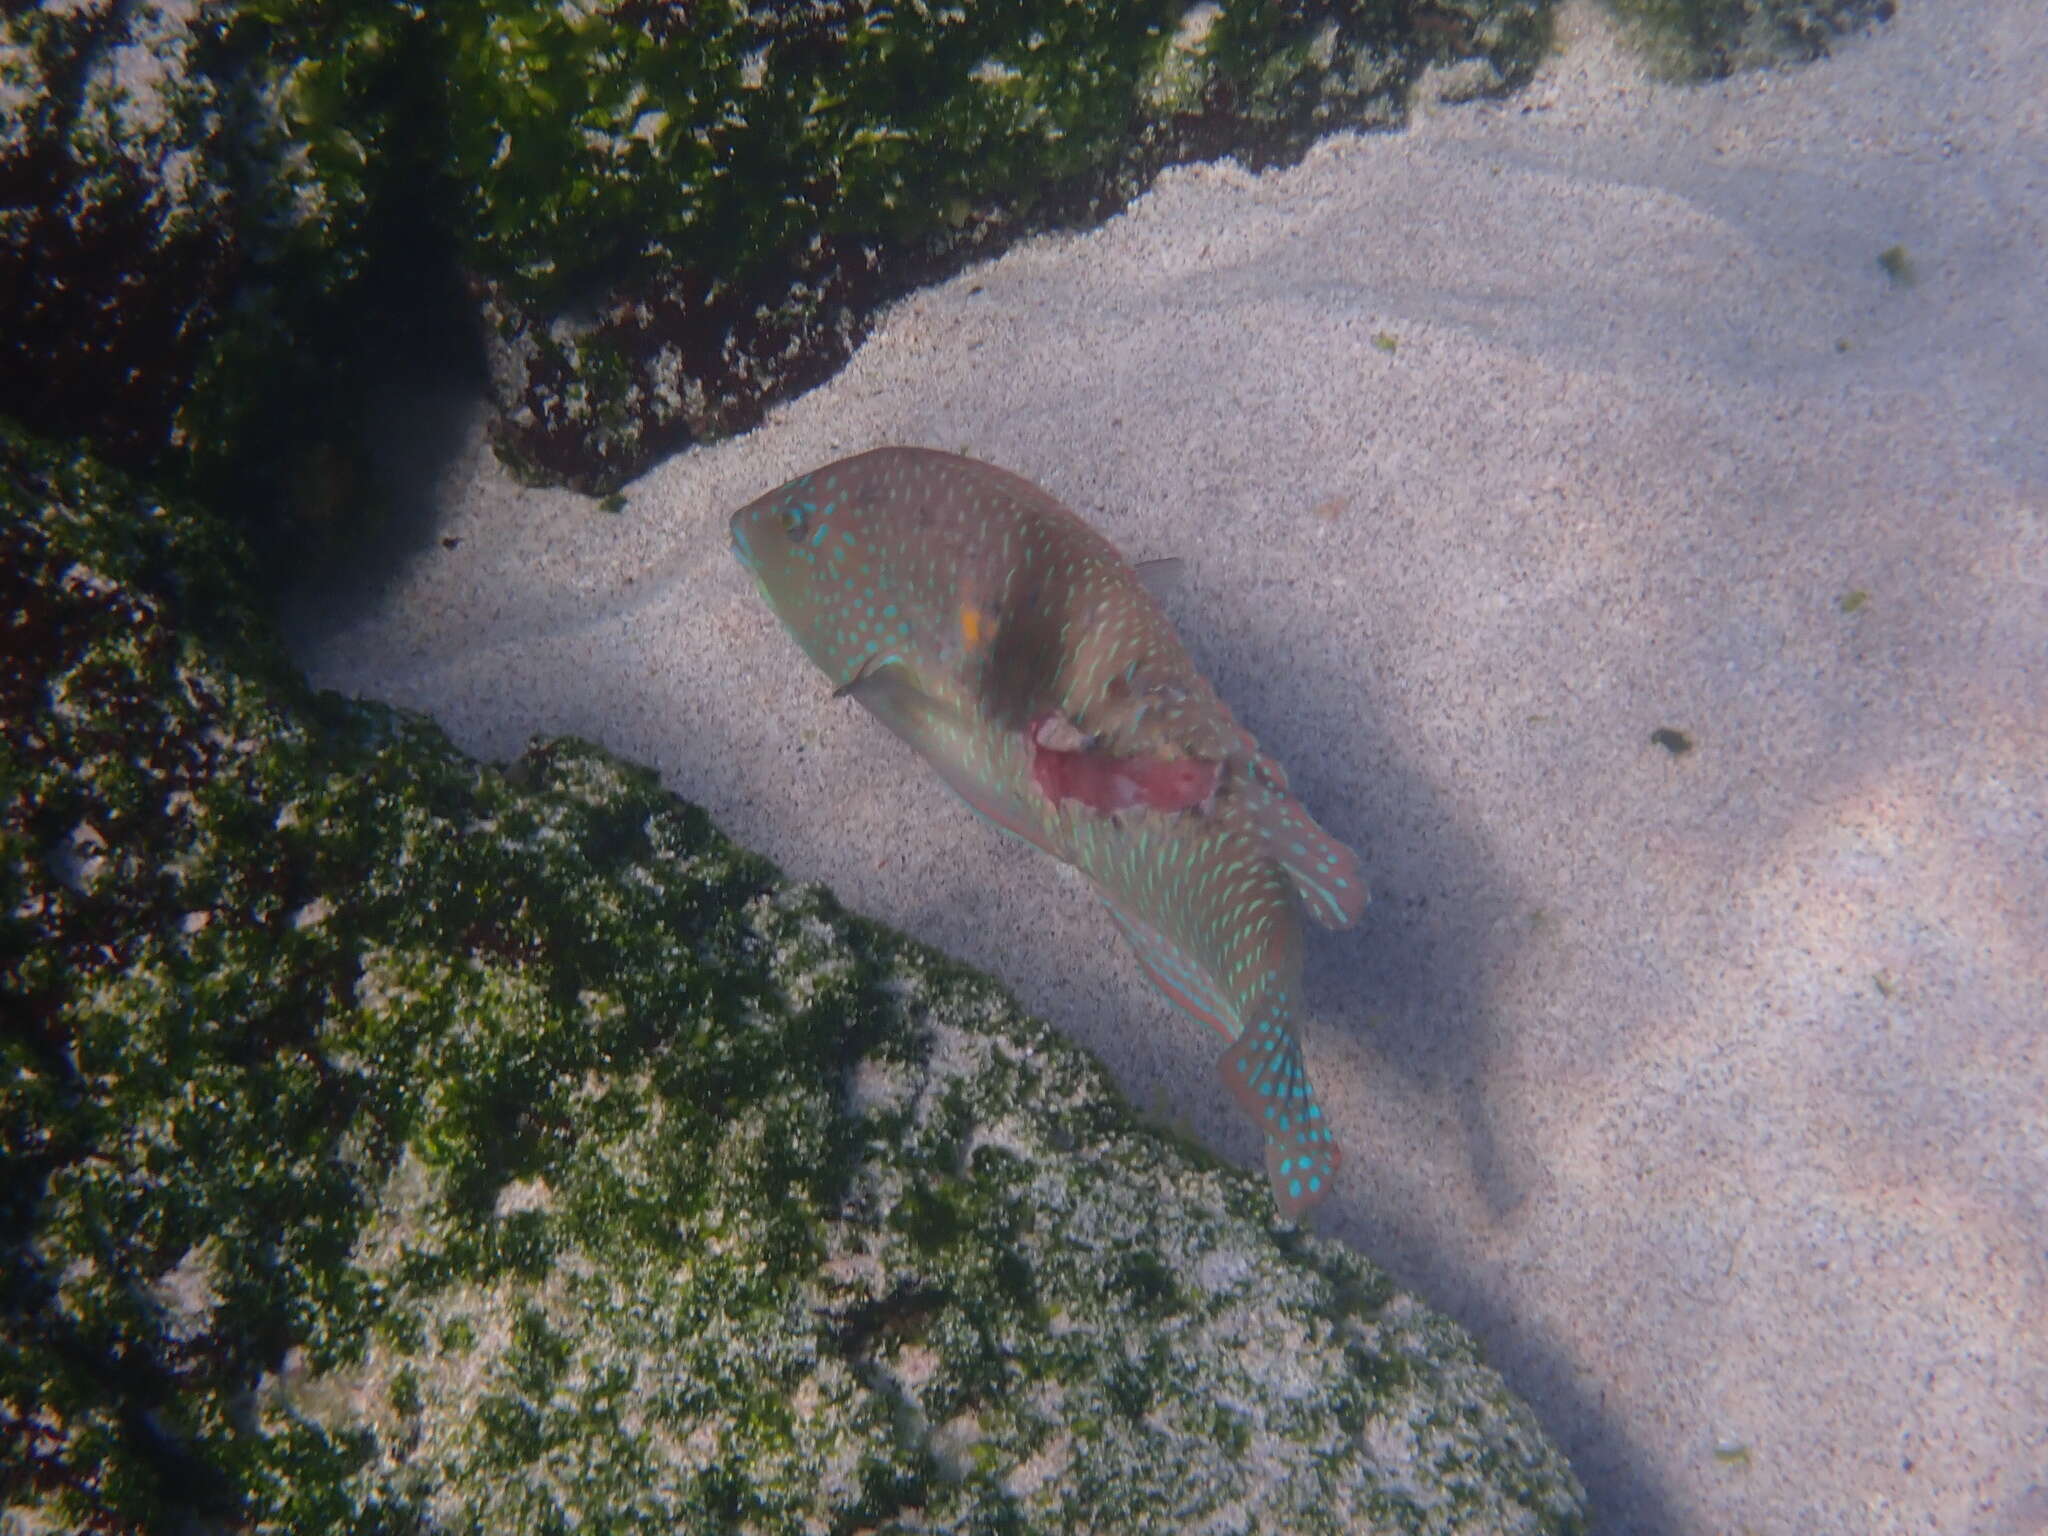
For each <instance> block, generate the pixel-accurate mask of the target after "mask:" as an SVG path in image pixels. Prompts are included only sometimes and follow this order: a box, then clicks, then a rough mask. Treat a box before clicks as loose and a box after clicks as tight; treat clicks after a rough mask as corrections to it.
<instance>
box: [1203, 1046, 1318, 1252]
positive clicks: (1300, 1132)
mask: <svg viewBox="0 0 2048 1536" xmlns="http://www.w3.org/2000/svg"><path fill="white" fill-rule="evenodd" d="M1216 1070H1217V1072H1218V1074H1219V1075H1220V1076H1221V1077H1222V1079H1223V1083H1224V1086H1225V1087H1227V1088H1228V1089H1229V1090H1230V1092H1231V1096H1232V1097H1233V1098H1235V1099H1236V1100H1237V1102H1238V1103H1239V1104H1240V1105H1242V1106H1243V1107H1244V1109H1245V1110H1246V1111H1247V1112H1248V1113H1249V1114H1250V1115H1251V1116H1252V1118H1253V1119H1255V1120H1257V1121H1258V1122H1259V1125H1260V1127H1261V1128H1262V1129H1263V1130H1264V1131H1265V1133H1266V1177H1267V1178H1268V1179H1269V1180H1271V1181H1272V1185H1273V1197H1274V1199H1275V1200H1276V1201H1278V1202H1279V1206H1280V1214H1281V1215H1283V1216H1286V1217H1289V1218H1290V1219H1291V1218H1293V1217H1295V1216H1297V1215H1299V1214H1300V1213H1301V1212H1303V1211H1305V1210H1307V1209H1308V1208H1309V1207H1310V1206H1312V1205H1314V1204H1316V1203H1317V1202H1318V1201H1320V1200H1322V1199H1324V1198H1325V1197H1326V1196H1328V1194H1329V1193H1330V1190H1331V1187H1332V1186H1333V1185H1334V1184H1335V1182H1336V1176H1337V1168H1338V1166H1339V1164H1340V1163H1341V1162H1342V1161H1343V1155H1342V1153H1340V1152H1339V1151H1338V1149H1337V1143H1336V1142H1335V1141H1334V1140H1333V1139H1332V1138H1331V1136H1330V1129H1329V1126H1328V1124H1327V1123H1326V1122H1325V1121H1324V1119H1323V1107H1322V1105H1321V1104H1319V1103H1317V1102H1316V1091H1315V1088H1314V1087H1313V1085H1311V1084H1310V1082H1309V1080H1308V1073H1307V1071H1306V1070H1304V1069H1303V1067H1302V1064H1301V1047H1300V1046H1299V1045H1297V1044H1296V1043H1295V1039H1294V1035H1293V1033H1292V1031H1290V1030H1289V1029H1288V1028H1287V1024H1286V1021H1285V1019H1284V1017H1283V1016H1282V1015H1281V1013H1280V1011H1279V1010H1278V1009H1277V1008H1275V1007H1268V1008H1265V1009H1261V1010H1260V1012H1259V1014H1258V1015H1257V1018H1256V1021H1255V1022H1249V1023H1247V1024H1246V1025H1245V1029H1244V1032H1243V1033H1242V1034H1240V1035H1239V1036H1238V1037H1237V1038H1236V1039H1235V1040H1233V1041H1231V1042H1230V1045H1229V1047H1228V1048H1227V1049H1225V1051H1224V1052H1223V1054H1222V1055H1221V1056H1220V1057H1219V1058H1217V1062H1216Z"/></svg>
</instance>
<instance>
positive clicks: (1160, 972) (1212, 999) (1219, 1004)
mask: <svg viewBox="0 0 2048 1536" xmlns="http://www.w3.org/2000/svg"><path fill="white" fill-rule="evenodd" d="M1097 894H1098V895H1100V896H1101V897H1102V904H1103V906H1105V907H1107V908H1108V909H1109V915H1110V916H1111V917H1112V918H1113V919H1115V921H1116V926H1117V928H1118V930H1119V931H1120V932H1121V933H1122V934H1123V936H1124V939H1125V942H1127V943H1128V944H1129V945H1130V946H1131V953H1132V954H1133V955H1134V956H1135V957H1136V958H1137V961H1138V969H1140V970H1141V971H1143V972H1144V973H1145V977H1146V979H1147V980H1148V981H1150V982H1151V983H1152V985H1153V986H1155V987H1157V988H1158V989H1159V990H1160V991H1161V992H1164V993H1165V994H1166V996H1167V998H1168V1000H1170V1001H1171V1002H1172V1003H1173V1005H1174V1006H1175V1007H1176V1008H1179V1009H1181V1010H1182V1011H1183V1012H1185V1013H1188V1014H1191V1015H1193V1016H1194V1017H1195V1018H1198V1019H1200V1020H1201V1021H1202V1022H1203V1023H1204V1024H1207V1025H1208V1026H1209V1027H1210V1028H1211V1029H1213V1030H1215V1031H1216V1032H1217V1033H1218V1034H1219V1035H1223V1036H1225V1037H1228V1036H1229V1035H1231V1034H1233V1033H1234V1032H1235V1031H1236V1029H1237V1021H1236V1013H1235V1010H1233V1009H1232V1008H1231V1006H1230V1004H1229V1003H1228V1002H1227V1001H1225V999H1224V997H1223V994H1222V993H1221V992H1219V991H1218V990H1217V987H1216V984H1215V982H1214V981H1212V980H1211V979H1210V977H1209V974H1208V971H1207V970H1206V969H1205V968H1204V967H1202V966H1200V965H1198V964H1196V963H1195V961H1194V960H1193V959H1192V958H1191V957H1190V956H1189V955H1188V953H1187V952H1186V951H1185V950H1183V949H1182V948H1181V947H1180V946H1179V945H1177V944H1175V943H1174V942H1173V941H1172V940H1171V939H1169V938H1167V937H1166V935H1165V934H1163V933H1161V932H1160V931H1159V930H1158V929H1157V928H1155V927H1153V926H1152V925H1151V924H1150V923H1148V922H1146V921H1145V920H1144V919H1143V918H1141V917H1139V916H1138V915H1137V914H1136V913H1134V912H1132V911H1130V910H1129V909H1128V908H1126V907H1124V906H1122V905H1120V904H1119V903H1117V902H1116V901H1114V900H1112V899H1111V898H1110V896H1109V894H1108V893H1107V892H1104V891H1100V890H1098V892H1097Z"/></svg>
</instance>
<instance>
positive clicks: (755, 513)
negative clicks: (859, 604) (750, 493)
mask: <svg viewBox="0 0 2048 1536" xmlns="http://www.w3.org/2000/svg"><path fill="white" fill-rule="evenodd" d="M813 480H814V477H813V476H809V475H805V476H802V477H800V478H798V479H796V480H792V481H790V482H789V483H788V484H787V485H782V486H778V487H777V488H776V489H774V490H772V491H770V492H769V493H768V494H767V495H765V496H762V497H760V498H758V499H757V500H754V501H750V502H748V503H747V505H745V506H744V507H741V508H740V509H739V511H737V512H735V513H733V515H732V520H731V522H730V523H729V524H728V525H727V527H728V531H729V532H730V534H731V538H732V552H733V557H734V558H735V559H736V560H738V561H739V563H740V564H741V565H742V566H743V567H745V569H746V571H747V573H748V574H749V575H751V576H752V577H753V578H754V585H755V587H756V588H757V589H758V590H759V591H760V593H761V596H762V598H763V599H764V600H765V601H766V602H767V604H768V606H769V608H770V609H771V610H773V612H774V614H775V616H776V618H778V619H780V620H781V621H782V623H783V625H784V626H785V627H786V628H787V629H788V630H789V632H790V633H791V634H792V635H793V636H794V637H795V638H796V641H797V643H798V644H799V645H801V646H802V647H803V648H804V650H805V651H806V652H808V653H809V654H810V656H811V658H812V660H813V661H815V662H817V663H818V664H819V665H820V666H821V667H825V668H826V670H827V671H828V672H831V673H832V675H834V676H835V677H839V676H840V675H841V674H842V673H843V671H844V670H845V667H844V666H842V665H841V662H842V660H843V659H844V658H841V657H840V656H839V654H838V652H839V650H840V649H841V647H840V646H839V645H838V644H837V643H836V641H837V639H839V638H843V637H842V636H841V631H843V630H844V629H845V628H846V625H847V615H848V612H849V611H850V610H851V608H852V606H853V602H854V592H855V590H856V586H857V579H856V576H855V572H856V570H857V569H858V566H857V563H855V562H853V561H852V560H851V559H850V554H851V547H852V546H851V543H850V540H849V538H848V536H847V530H846V527H845V524H846V522H847V519H846V517H845V516H844V515H843V508H842V507H841V506H840V505H839V504H838V503H836V502H835V500H834V499H833V498H832V497H830V496H829V495H821V494H820V493H819V491H818V489H817V488H815V487H814V485H813Z"/></svg>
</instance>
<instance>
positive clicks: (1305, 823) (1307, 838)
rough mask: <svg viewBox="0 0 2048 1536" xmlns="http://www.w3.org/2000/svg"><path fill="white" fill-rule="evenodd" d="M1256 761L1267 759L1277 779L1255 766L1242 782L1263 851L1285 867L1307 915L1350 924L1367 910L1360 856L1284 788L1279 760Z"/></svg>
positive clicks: (1333, 924)
mask: <svg viewBox="0 0 2048 1536" xmlns="http://www.w3.org/2000/svg"><path fill="white" fill-rule="evenodd" d="M1258 763H1259V765H1260V766H1262V765H1265V764H1269V763H1271V764H1272V766H1273V768H1274V770H1275V777H1276V778H1277V781H1278V782H1277V784H1276V783H1275V782H1274V781H1273V780H1270V779H1267V778H1266V777H1265V776H1264V775H1263V774H1262V773H1260V772H1259V771H1258V767H1256V766H1255V768H1254V774H1253V777H1254V780H1255V782H1254V783H1252V784H1248V785H1246V786H1245V789H1246V790H1247V791H1248V792H1249V794H1250V796H1251V799H1252V802H1253V803H1252V816H1253V819H1254V820H1255V821H1256V822H1257V823H1258V826H1259V829H1260V830H1261V831H1262V832H1263V833H1264V834H1265V838H1266V851H1267V852H1268V853H1270V854H1271V855H1272V856H1273V858H1274V859H1275V860H1276V861H1277V862H1278V863H1279V865H1280V867H1281V868H1282V869H1284V870H1286V871H1287V878H1288V879H1289V880H1290V881H1292V882H1293V885H1294V891H1295V894H1296V895H1297V896H1299V897H1300V898H1301V904H1302V907H1303V908H1304V909H1305V910H1306V911H1307V913H1308V915H1309V916H1310V917H1311V918H1313V919H1314V920H1315V921H1316V922H1318V923H1320V924H1321V925H1322V926H1323V927H1325V928H1349V927H1350V926H1351V925H1352V924H1353V923H1355V922H1357V921H1358V920H1359V918H1361V917H1363V916H1364V915H1365V905H1366V903H1367V902H1368V901H1369V900H1371V893H1370V892H1369V891H1368V890H1367V889H1366V884H1365V877H1364V875H1363V874H1362V873H1361V872H1360V870H1359V867H1358V855H1357V854H1355V853H1353V852H1352V851H1351V850H1350V849H1349V848H1347V847H1345V846H1344V844H1342V843H1340V842H1338V841H1337V839H1335V838H1334V837H1332V836H1330V834H1329V833H1327V832H1325V831H1324V830H1323V829H1322V828H1321V827H1319V826H1317V825H1316V819H1315V818H1314V817H1313V816H1311V815H1309V813H1308V811H1307V809H1306V808H1305V807H1304V806H1303V805H1302V803H1301V802H1300V801H1299V800H1297V799H1295V798H1294V796H1292V795H1290V794H1288V793H1287V792H1286V789H1285V787H1284V786H1285V785H1286V782H1287V781H1286V778H1285V776H1284V775H1279V774H1278V768H1279V765H1278V764H1277V763H1273V760H1272V759H1271V758H1269V757H1264V756H1261V757H1260V758H1259V760H1258Z"/></svg>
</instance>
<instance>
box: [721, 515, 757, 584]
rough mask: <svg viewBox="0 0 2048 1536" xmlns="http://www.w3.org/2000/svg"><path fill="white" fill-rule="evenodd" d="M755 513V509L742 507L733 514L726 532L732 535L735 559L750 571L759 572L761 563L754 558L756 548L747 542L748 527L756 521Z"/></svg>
mask: <svg viewBox="0 0 2048 1536" xmlns="http://www.w3.org/2000/svg"><path fill="white" fill-rule="evenodd" d="M753 512H754V509H753V508H752V507H750V506H748V507H741V508H740V509H739V511H737V512H735V513H733V515H732V521H731V522H729V523H727V524H726V530H727V531H728V532H729V533H730V534H731V535H732V553H733V558H734V559H736V560H738V561H739V563H740V564H741V565H743V566H745V567H746V568H747V569H748V570H750V571H758V570H759V569H760V561H759V560H757V559H756V558H755V556H754V546H753V545H752V544H750V543H748V542H747V525H748V524H749V523H751V522H752V521H753V520H754V518H753Z"/></svg>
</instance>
